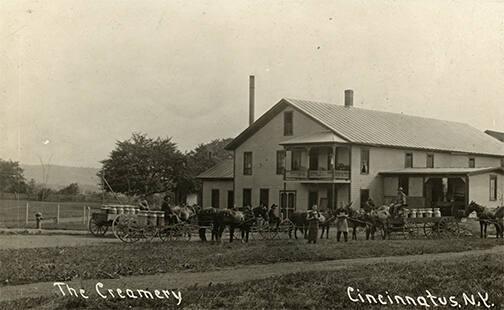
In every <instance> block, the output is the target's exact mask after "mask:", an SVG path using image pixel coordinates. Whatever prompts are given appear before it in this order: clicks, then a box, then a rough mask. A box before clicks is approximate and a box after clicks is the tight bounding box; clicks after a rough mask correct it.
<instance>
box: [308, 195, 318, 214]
mask: <svg viewBox="0 0 504 310" xmlns="http://www.w3.org/2000/svg"><path fill="white" fill-rule="evenodd" d="M313 205H318V192H309V193H308V210H311V208H312V207H313Z"/></svg>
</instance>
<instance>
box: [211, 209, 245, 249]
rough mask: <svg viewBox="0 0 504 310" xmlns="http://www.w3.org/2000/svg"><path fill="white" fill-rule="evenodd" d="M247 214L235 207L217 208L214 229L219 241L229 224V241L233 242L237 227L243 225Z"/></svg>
mask: <svg viewBox="0 0 504 310" xmlns="http://www.w3.org/2000/svg"><path fill="white" fill-rule="evenodd" d="M244 223H245V215H244V214H243V212H241V211H237V210H233V209H217V210H216V213H215V215H214V229H215V231H216V233H217V241H221V239H222V233H223V232H224V229H225V228H226V226H229V242H233V238H234V231H235V229H236V228H240V227H243V226H242V225H243V224H244Z"/></svg>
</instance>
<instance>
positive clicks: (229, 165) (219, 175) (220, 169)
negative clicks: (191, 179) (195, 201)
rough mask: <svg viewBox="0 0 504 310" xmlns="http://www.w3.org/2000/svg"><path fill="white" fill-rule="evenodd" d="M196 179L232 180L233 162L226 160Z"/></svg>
mask: <svg viewBox="0 0 504 310" xmlns="http://www.w3.org/2000/svg"><path fill="white" fill-rule="evenodd" d="M197 178H198V179H233V160H232V159H226V160H223V161H221V162H220V163H218V164H216V165H215V166H213V167H212V168H210V169H208V170H207V171H205V172H203V173H201V174H200V175H198V176H197Z"/></svg>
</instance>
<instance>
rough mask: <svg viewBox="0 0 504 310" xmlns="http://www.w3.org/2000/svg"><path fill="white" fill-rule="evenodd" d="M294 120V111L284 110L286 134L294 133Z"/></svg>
mask: <svg viewBox="0 0 504 310" xmlns="http://www.w3.org/2000/svg"><path fill="white" fill-rule="evenodd" d="M293 121H294V119H293V113H292V111H287V112H284V136H292V135H293V134H294V126H293V125H294V122H293Z"/></svg>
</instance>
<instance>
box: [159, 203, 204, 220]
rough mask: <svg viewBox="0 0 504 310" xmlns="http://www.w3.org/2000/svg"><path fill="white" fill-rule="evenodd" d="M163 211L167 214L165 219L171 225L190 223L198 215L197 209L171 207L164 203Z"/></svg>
mask: <svg viewBox="0 0 504 310" xmlns="http://www.w3.org/2000/svg"><path fill="white" fill-rule="evenodd" d="M161 209H162V210H163V211H164V212H165V219H167V222H168V224H169V225H173V224H178V223H181V222H186V223H188V222H189V221H190V219H191V218H192V217H193V216H195V215H196V210H195V208H193V207H190V206H182V207H180V206H171V205H169V204H167V203H166V204H165V203H164V204H163V205H162V206H161Z"/></svg>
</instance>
